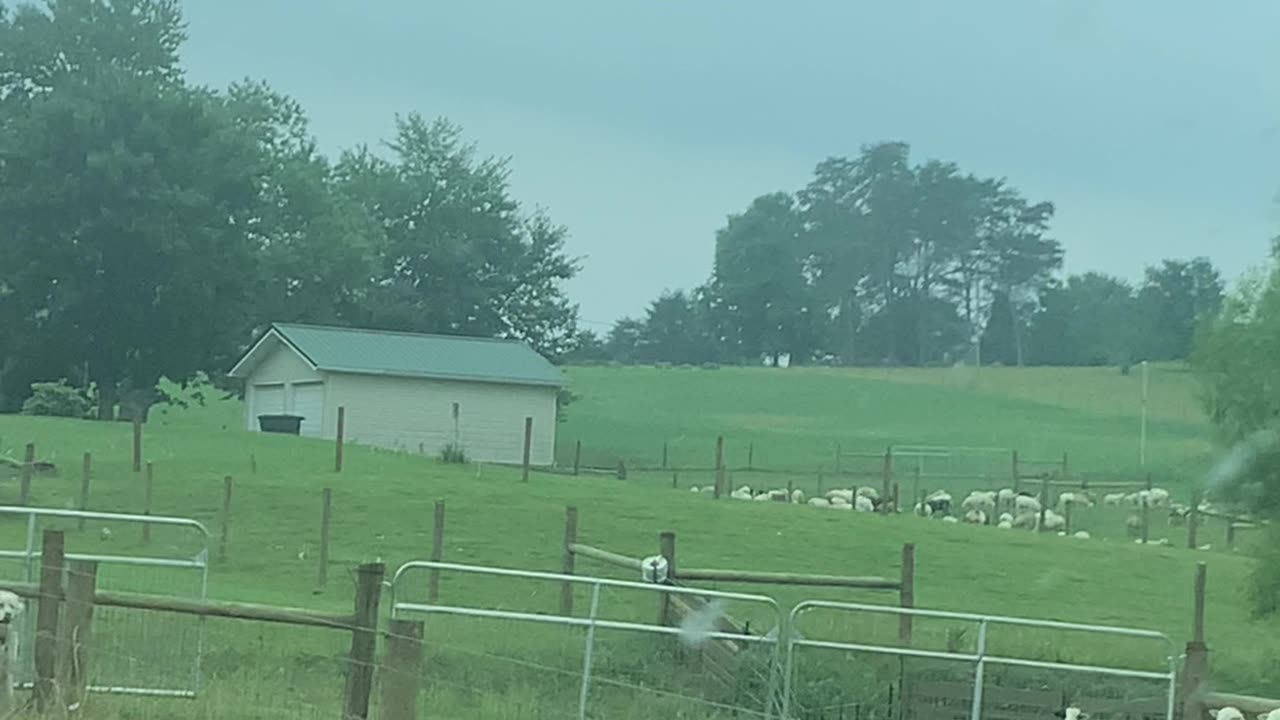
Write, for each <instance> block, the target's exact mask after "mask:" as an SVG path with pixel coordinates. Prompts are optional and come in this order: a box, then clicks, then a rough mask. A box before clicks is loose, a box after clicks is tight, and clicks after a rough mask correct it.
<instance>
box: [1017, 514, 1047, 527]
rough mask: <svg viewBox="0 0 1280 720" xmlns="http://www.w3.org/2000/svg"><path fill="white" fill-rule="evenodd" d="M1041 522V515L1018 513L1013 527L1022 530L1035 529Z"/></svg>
mask: <svg viewBox="0 0 1280 720" xmlns="http://www.w3.org/2000/svg"><path fill="white" fill-rule="evenodd" d="M1039 522H1040V515H1039V514H1037V513H1018V515H1017V516H1016V517H1014V519H1013V523H1012V524H1013V526H1014V527H1015V528H1018V529H1020V530H1031V529H1034V528H1035V526H1036V524H1037V523H1039Z"/></svg>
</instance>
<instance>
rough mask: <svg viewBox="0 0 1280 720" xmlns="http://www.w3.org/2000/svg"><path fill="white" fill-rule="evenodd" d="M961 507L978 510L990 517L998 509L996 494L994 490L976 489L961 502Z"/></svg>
mask: <svg viewBox="0 0 1280 720" xmlns="http://www.w3.org/2000/svg"><path fill="white" fill-rule="evenodd" d="M960 509H961V510H965V511H971V510H977V511H979V512H981V513H983V514H984V515H986V516H988V517H990V516H991V515H993V514H995V511H996V494H995V493H994V492H984V491H980V490H975V491H973V492H971V493H969V495H968V496H967V497H965V499H964V501H963V502H961V503H960Z"/></svg>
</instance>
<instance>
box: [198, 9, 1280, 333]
mask: <svg viewBox="0 0 1280 720" xmlns="http://www.w3.org/2000/svg"><path fill="white" fill-rule="evenodd" d="M184 4H185V9H186V16H187V20H188V22H189V23H190V36H191V39H190V42H189V43H188V45H187V46H186V49H185V53H184V60H185V64H186V66H187V68H188V70H189V73H190V77H191V78H192V79H193V80H194V81H196V82H200V83H208V84H214V85H219V86H222V85H226V84H227V83H229V82H231V81H233V80H236V79H239V78H243V77H253V78H256V79H263V80H266V81H268V82H269V83H270V84H271V85H272V86H274V87H275V88H276V89H278V90H280V91H283V92H286V93H288V94H290V95H292V96H293V97H295V98H296V99H298V100H299V101H301V102H302V103H303V104H304V105H305V106H306V108H307V110H308V112H309V113H310V117H311V120H312V127H313V130H314V132H315V133H316V135H317V136H318V138H319V139H320V141H321V143H322V145H323V146H324V147H325V149H326V150H327V151H329V152H332V153H336V152H337V150H339V149H340V148H343V147H349V146H352V145H355V144H359V143H370V144H373V143H376V142H378V141H379V140H381V139H385V138H386V137H387V136H388V135H389V134H390V132H391V130H392V125H393V118H394V116H395V114H396V113H407V112H411V111H417V112H421V113H422V114H424V115H426V116H428V117H431V116H437V115H444V116H447V117H449V118H451V119H452V120H454V121H456V122H459V123H460V124H462V125H463V127H464V128H465V130H466V132H467V135H468V137H469V138H470V139H472V140H475V141H476V142H478V143H479V145H480V149H481V150H482V151H483V152H485V153H490V154H496V155H509V156H511V157H512V165H513V171H514V177H513V184H514V186H515V191H516V194H517V196H518V198H519V199H520V200H521V201H522V202H524V203H525V204H526V205H528V206H535V205H538V206H543V207H545V208H547V209H548V210H549V211H550V213H551V215H552V216H553V217H554V218H555V219H556V220H557V221H558V222H561V223H564V224H566V225H568V226H569V229H570V232H571V233H572V237H571V239H570V243H569V250H570V252H571V253H573V254H574V255H579V256H582V257H583V260H584V270H583V272H582V274H581V275H580V277H578V278H577V279H575V280H574V281H573V283H572V285H571V286H570V292H571V295H572V297H573V299H574V300H575V301H577V302H579V303H580V304H581V306H582V317H583V318H584V319H585V320H587V321H590V322H592V323H603V325H590V326H591V327H593V328H595V329H598V330H604V329H607V324H608V323H609V322H611V321H613V320H615V319H617V318H618V317H619V316H622V315H628V314H631V315H634V314H639V313H641V312H642V311H643V309H644V307H645V305H646V304H647V303H648V302H649V301H650V300H651V299H653V298H654V297H655V296H656V295H657V294H658V293H659V292H661V291H662V290H663V289H667V288H671V289H675V288H685V287H691V286H693V285H696V284H698V283H700V282H702V281H703V280H705V279H706V278H707V277H708V276H709V273H710V271H711V259H712V254H713V247H714V232H715V230H716V228H718V227H720V226H721V225H722V224H723V223H724V220H725V216H726V215H728V214H729V213H733V212H738V211H740V210H742V209H743V208H745V207H746V205H747V204H748V203H749V202H750V200H751V199H752V198H753V197H755V196H756V195H759V194H762V193H766V192H771V191H774V190H795V189H798V188H799V187H801V186H803V185H804V183H805V182H806V180H807V177H808V174H809V172H810V171H811V170H812V168H813V166H814V165H815V164H816V163H817V162H818V161H820V160H821V159H823V158H824V157H827V156H830V155H853V154H856V153H857V152H858V149H859V147H860V146H861V145H863V144H865V143H869V142H876V141H881V140H904V141H907V142H909V143H911V145H912V150H913V155H914V157H915V158H916V159H917V160H923V159H925V158H929V157H937V158H941V159H946V160H952V161H955V162H957V163H959V164H960V166H961V167H962V168H963V169H965V170H967V171H972V172H975V173H979V174H984V175H995V176H1003V177H1007V178H1008V179H1009V181H1010V182H1011V183H1012V184H1013V185H1015V186H1016V187H1018V188H1020V189H1022V191H1023V192H1024V193H1025V194H1026V195H1027V196H1029V197H1030V198H1031V199H1033V200H1042V199H1043V200H1051V201H1053V202H1054V203H1055V204H1056V205H1057V207H1058V214H1057V219H1056V221H1055V223H1054V234H1055V235H1056V237H1058V239H1060V240H1061V241H1062V243H1063V244H1064V246H1065V247H1066V251H1067V259H1066V262H1067V269H1068V270H1070V271H1072V272H1078V271H1083V270H1092V269H1098V270H1104V271H1107V272H1111V273H1114V274H1118V275H1121V276H1124V277H1128V278H1133V279H1136V278H1138V277H1140V274H1141V270H1142V267H1143V266H1144V265H1145V264H1147V263H1151V262H1154V261H1156V260H1158V259H1160V258H1164V257H1171V256H1172V257H1190V256H1193V255H1208V256H1210V257H1211V258H1212V259H1213V260H1214V261H1215V262H1216V263H1218V264H1219V266H1220V267H1222V268H1223V270H1224V271H1225V272H1226V273H1227V274H1228V275H1229V276H1234V275H1236V274H1238V273H1239V272H1240V271H1242V270H1244V269H1245V268H1246V267H1247V266H1249V265H1252V264H1255V263H1257V262H1259V261H1260V260H1262V258H1263V256H1264V254H1265V252H1266V248H1267V243H1268V238H1270V237H1271V236H1272V235H1275V234H1277V232H1280V206H1277V204H1276V198H1277V190H1280V43H1278V42H1276V28H1278V27H1280V2H1277V1H1276V0H1231V2H1226V3H1207V2H1198V1H1193V0H1185V1H1180V0H1106V1H1103V0H932V1H925V0H915V1H908V0H883V1H881V2H854V1H852V0H825V1H822V2H819V1H818V0H791V1H790V2H778V1H777V0H679V1H677V0H644V1H643V2H621V1H614V0H362V1H354V2H353V1H341V0H185V3H184Z"/></svg>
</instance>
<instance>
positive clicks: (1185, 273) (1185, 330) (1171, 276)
mask: <svg viewBox="0 0 1280 720" xmlns="http://www.w3.org/2000/svg"><path fill="white" fill-rule="evenodd" d="M1223 292H1224V285H1223V282H1222V277H1221V275H1219V274H1218V271H1217V269H1216V268H1214V267H1213V263H1211V262H1210V261H1209V259H1208V258H1204V257H1199V258H1195V259H1193V260H1165V261H1164V262H1162V263H1161V264H1160V265H1157V266H1153V267H1149V268H1147V271H1146V278H1145V280H1144V282H1143V284H1142V288H1141V290H1139V292H1138V305H1139V308H1140V313H1141V316H1142V318H1143V321H1144V324H1145V326H1146V327H1145V332H1144V340H1145V343H1144V348H1143V351H1144V355H1145V357H1146V358H1147V359H1150V360H1180V359H1185V358H1186V357H1187V356H1188V355H1189V354H1190V353H1191V347H1192V342H1193V339H1194V337H1195V332H1196V326H1197V324H1198V323H1200V322H1201V321H1202V320H1204V319H1206V318H1209V317H1212V316H1214V315H1216V314H1217V313H1218V311H1219V310H1220V309H1221V308H1222V297H1223Z"/></svg>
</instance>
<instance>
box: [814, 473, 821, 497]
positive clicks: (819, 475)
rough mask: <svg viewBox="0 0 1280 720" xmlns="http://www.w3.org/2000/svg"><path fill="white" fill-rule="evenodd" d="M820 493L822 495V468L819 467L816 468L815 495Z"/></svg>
mask: <svg viewBox="0 0 1280 720" xmlns="http://www.w3.org/2000/svg"><path fill="white" fill-rule="evenodd" d="M821 495H822V468H821V467H819V468H818V495H816V496H815V497H819V496H821Z"/></svg>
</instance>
